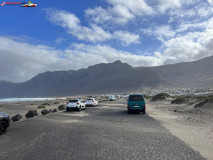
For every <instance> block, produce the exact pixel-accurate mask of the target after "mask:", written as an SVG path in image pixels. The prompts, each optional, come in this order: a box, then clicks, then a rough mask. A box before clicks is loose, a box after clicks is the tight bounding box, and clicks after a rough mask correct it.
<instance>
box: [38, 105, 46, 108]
mask: <svg viewBox="0 0 213 160" xmlns="http://www.w3.org/2000/svg"><path fill="white" fill-rule="evenodd" d="M44 108H46V106H45V105H40V106H38V108H37V109H44Z"/></svg>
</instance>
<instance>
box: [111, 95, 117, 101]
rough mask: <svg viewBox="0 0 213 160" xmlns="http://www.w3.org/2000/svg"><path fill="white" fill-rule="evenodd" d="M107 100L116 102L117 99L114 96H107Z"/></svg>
mask: <svg viewBox="0 0 213 160" xmlns="http://www.w3.org/2000/svg"><path fill="white" fill-rule="evenodd" d="M109 100H110V101H116V100H117V98H116V96H115V95H111V96H109Z"/></svg>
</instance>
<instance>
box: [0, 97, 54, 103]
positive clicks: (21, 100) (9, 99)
mask: <svg viewBox="0 0 213 160" xmlns="http://www.w3.org/2000/svg"><path fill="white" fill-rule="evenodd" d="M45 100H56V98H0V103H7V102H23V101H45Z"/></svg>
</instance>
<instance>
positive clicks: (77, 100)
mask: <svg viewBox="0 0 213 160" xmlns="http://www.w3.org/2000/svg"><path fill="white" fill-rule="evenodd" d="M69 102H78V100H69Z"/></svg>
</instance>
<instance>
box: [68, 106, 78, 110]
mask: <svg viewBox="0 0 213 160" xmlns="http://www.w3.org/2000/svg"><path fill="white" fill-rule="evenodd" d="M78 109H79V107H78V106H75V107H68V106H67V107H66V110H67V111H75V110H78Z"/></svg>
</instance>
